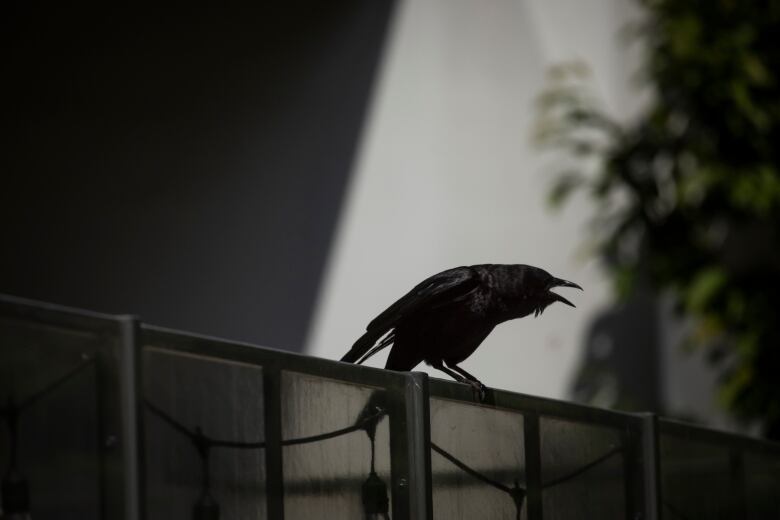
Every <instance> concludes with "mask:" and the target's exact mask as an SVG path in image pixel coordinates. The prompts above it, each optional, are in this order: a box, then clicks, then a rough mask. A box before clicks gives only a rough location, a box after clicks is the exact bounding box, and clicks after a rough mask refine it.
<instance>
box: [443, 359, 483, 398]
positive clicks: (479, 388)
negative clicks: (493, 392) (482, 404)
mask: <svg viewBox="0 0 780 520" xmlns="http://www.w3.org/2000/svg"><path fill="white" fill-rule="evenodd" d="M445 363H447V362H446V361H445ZM447 366H448V367H449V368H450V369H451V370H453V371H455V372H457V373H458V374H459V375H460V376H462V377H463V379H465V381H464V382H465V383H467V384H469V385H471V387H472V388H473V389H474V392H475V393H476V394H478V395H479V400H480V401H484V400H485V397H486V395H487V387H486V386H485V385H483V384H482V382H481V381H480V380H479V379H477V378H476V377H474V376H472V375H471V374H469V373H468V372H466V370H464V369H463V368H461V367H459V366H458V365H456V364H455V363H447Z"/></svg>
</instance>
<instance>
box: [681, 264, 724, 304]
mask: <svg viewBox="0 0 780 520" xmlns="http://www.w3.org/2000/svg"><path fill="white" fill-rule="evenodd" d="M727 280H728V277H727V276H726V273H725V272H724V271H723V270H722V269H721V268H719V267H710V268H708V269H705V270H703V271H700V272H699V274H698V275H696V277H695V278H694V279H693V282H692V283H691V284H690V286H688V290H687V291H686V296H685V303H686V305H687V307H688V309H689V310H692V311H695V312H701V311H703V310H705V309H706V308H707V307H708V306H709V305H710V304H711V303H712V300H713V299H714V298H715V297H716V296H717V295H718V293H719V292H720V290H721V289H723V287H724V286H725V285H726V282H727Z"/></svg>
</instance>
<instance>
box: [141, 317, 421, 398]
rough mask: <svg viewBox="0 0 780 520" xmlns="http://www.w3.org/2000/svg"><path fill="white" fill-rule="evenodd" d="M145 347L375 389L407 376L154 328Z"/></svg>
mask: <svg viewBox="0 0 780 520" xmlns="http://www.w3.org/2000/svg"><path fill="white" fill-rule="evenodd" d="M141 328H142V342H143V345H144V346H145V347H148V348H154V349H155V350H167V351H171V352H177V353H185V354H192V355H199V356H205V357H211V358H219V359H221V360H229V361H234V362H243V363H248V364H253V365H260V366H262V365H263V364H267V363H270V362H273V363H277V364H278V366H279V367H280V368H281V369H282V370H285V371H290V372H298V373H303V374H308V375H315V376H319V377H324V378H327V379H334V380H338V381H344V382H350V383H354V384H360V385H367V386H375V387H391V386H393V387H401V386H403V385H404V384H405V381H406V377H408V376H407V374H405V373H402V372H394V371H391V370H383V369H380V368H374V367H368V366H363V365H354V364H351V363H343V362H340V361H333V360H330V359H323V358H317V357H313V356H309V355H304V354H297V353H294V352H287V351H283V350H276V349H272V348H267V347H258V346H256V345H253V344H251V343H245V342H239V341H231V340H225V339H221V338H215V337H211V336H205V335H200V334H194V333H189V332H180V331H176V330H172V329H167V328H163V327H157V326H154V325H142V327H141Z"/></svg>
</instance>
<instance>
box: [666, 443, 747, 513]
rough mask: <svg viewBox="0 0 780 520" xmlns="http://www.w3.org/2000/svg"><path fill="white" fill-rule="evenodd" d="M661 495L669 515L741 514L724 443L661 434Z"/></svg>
mask: <svg viewBox="0 0 780 520" xmlns="http://www.w3.org/2000/svg"><path fill="white" fill-rule="evenodd" d="M660 449H661V496H662V497H663V503H662V507H663V509H664V513H665V516H666V517H668V518H696V519H701V520H707V519H720V518H723V519H726V518H744V511H743V510H742V506H741V505H740V499H739V493H738V492H737V488H736V487H734V486H732V485H731V482H732V480H731V479H732V475H731V471H730V462H729V452H728V450H727V449H726V448H725V447H720V446H718V445H715V444H709V443H704V442H701V441H696V440H688V439H684V438H680V437H677V436H673V435H665V434H662V435H661V440H660Z"/></svg>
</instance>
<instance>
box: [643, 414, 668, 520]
mask: <svg viewBox="0 0 780 520" xmlns="http://www.w3.org/2000/svg"><path fill="white" fill-rule="evenodd" d="M640 418H641V420H642V440H641V453H642V484H643V489H644V493H643V495H644V497H643V498H644V500H643V502H644V508H645V516H644V518H645V519H647V520H660V519H661V518H662V517H663V511H662V507H661V504H662V502H661V465H660V453H659V432H658V416H656V415H655V414H652V413H645V414H641V415H640Z"/></svg>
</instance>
